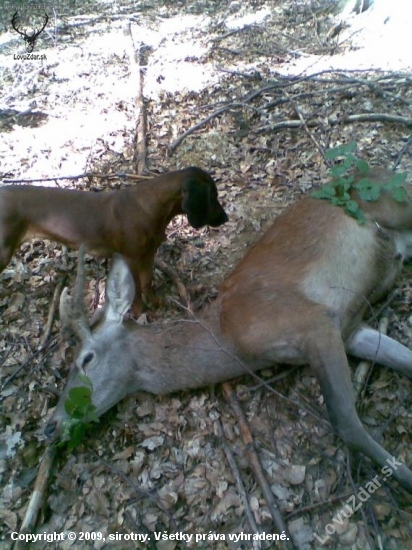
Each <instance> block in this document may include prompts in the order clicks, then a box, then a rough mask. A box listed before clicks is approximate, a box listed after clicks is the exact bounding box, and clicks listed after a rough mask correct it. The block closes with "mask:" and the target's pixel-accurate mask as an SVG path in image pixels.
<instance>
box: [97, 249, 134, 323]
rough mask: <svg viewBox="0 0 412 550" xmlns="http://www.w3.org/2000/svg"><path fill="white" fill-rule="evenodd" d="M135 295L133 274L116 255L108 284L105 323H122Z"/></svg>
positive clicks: (122, 259)
mask: <svg viewBox="0 0 412 550" xmlns="http://www.w3.org/2000/svg"><path fill="white" fill-rule="evenodd" d="M134 295H135V286H134V281H133V277H132V274H131V272H130V269H129V266H128V265H127V263H126V260H125V259H124V258H123V257H122V256H120V255H118V254H116V255H114V256H113V264H112V267H111V269H110V273H109V277H108V279H107V284H106V306H105V313H104V318H105V321H115V322H116V323H119V324H120V323H121V322H122V321H123V318H124V316H125V315H126V313H127V312H128V310H129V309H130V306H131V305H132V302H133V299H134Z"/></svg>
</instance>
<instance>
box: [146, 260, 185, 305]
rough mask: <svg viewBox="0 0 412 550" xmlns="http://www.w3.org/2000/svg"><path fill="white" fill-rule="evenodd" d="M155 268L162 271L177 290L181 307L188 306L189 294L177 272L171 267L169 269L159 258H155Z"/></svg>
mask: <svg viewBox="0 0 412 550" xmlns="http://www.w3.org/2000/svg"><path fill="white" fill-rule="evenodd" d="M155 267H157V268H158V269H160V270H161V271H163V273H165V274H166V275H167V276H168V277H169V278H170V279H171V280H172V281H173V283H174V284H175V285H176V287H177V290H178V292H179V296H180V299H181V300H182V303H183V305H184V306H189V303H190V297H189V294H188V292H187V290H186V287H185V285H184V284H183V283H182V281H181V279H180V277H179V275H178V274H177V272H176V271H175V270H174V269H173V268H172V267H170V265H167V263H166V262H164V261H163V260H161V259H160V258H156V260H155Z"/></svg>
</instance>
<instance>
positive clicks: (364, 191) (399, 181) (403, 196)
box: [311, 142, 408, 224]
mask: <svg viewBox="0 0 412 550" xmlns="http://www.w3.org/2000/svg"><path fill="white" fill-rule="evenodd" d="M355 150H356V143H355V142H351V143H348V144H345V145H339V146H338V147H335V148H333V149H329V150H328V151H327V152H326V158H327V159H329V160H337V159H339V158H343V159H342V161H341V162H340V163H339V164H336V165H335V166H332V168H331V169H330V173H331V176H332V181H331V183H329V184H326V185H324V186H323V187H322V188H321V189H318V190H316V191H313V192H312V193H311V196H312V197H314V198H315V199H322V200H327V201H329V202H330V203H331V204H333V205H334V206H341V207H342V208H343V209H344V210H345V212H346V213H347V214H349V216H352V217H353V218H355V219H356V220H357V221H358V222H359V223H360V224H362V223H364V222H365V214H364V213H363V211H362V209H361V207H360V206H359V204H358V202H357V201H356V200H354V199H352V198H351V195H350V192H351V191H352V190H353V189H354V190H356V191H357V193H358V195H359V197H360V198H361V199H362V200H363V201H368V202H374V201H377V200H378V199H379V197H380V196H381V194H382V193H384V192H387V193H390V194H391V195H392V197H393V198H394V199H395V200H396V201H397V202H405V201H407V200H408V195H407V193H406V191H405V189H404V188H403V183H404V182H405V179H406V174H394V175H393V178H392V179H391V180H390V181H389V182H387V183H382V182H373V181H371V180H370V179H369V178H368V174H369V171H370V167H369V164H368V163H367V162H366V161H364V160H362V159H359V158H358V157H356V156H355V155H354V154H353V151H355ZM354 170H357V171H358V172H359V173H360V174H361V175H363V176H364V177H362V178H361V179H359V178H357V181H356V183H355V177H354V175H353V171H354Z"/></svg>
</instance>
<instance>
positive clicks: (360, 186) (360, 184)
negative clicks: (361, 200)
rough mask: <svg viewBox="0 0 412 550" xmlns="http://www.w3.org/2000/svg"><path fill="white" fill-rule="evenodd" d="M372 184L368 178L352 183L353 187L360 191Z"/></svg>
mask: <svg viewBox="0 0 412 550" xmlns="http://www.w3.org/2000/svg"><path fill="white" fill-rule="evenodd" d="M372 186H373V183H372V182H371V180H370V179H369V178H362V179H361V180H359V181H358V182H356V184H355V185H354V187H355V189H356V190H357V191H360V190H362V189H370V188H371V187H372Z"/></svg>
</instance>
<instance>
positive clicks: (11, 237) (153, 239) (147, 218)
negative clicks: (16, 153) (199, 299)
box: [0, 167, 228, 315]
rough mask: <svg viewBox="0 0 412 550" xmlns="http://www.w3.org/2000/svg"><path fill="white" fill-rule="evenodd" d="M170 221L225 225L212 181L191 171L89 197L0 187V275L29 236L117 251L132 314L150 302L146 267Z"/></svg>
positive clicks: (149, 277) (150, 268)
mask: <svg viewBox="0 0 412 550" xmlns="http://www.w3.org/2000/svg"><path fill="white" fill-rule="evenodd" d="M177 214H187V218H188V220H189V223H190V225H191V226H192V227H194V228H195V229H199V228H200V227H203V226H205V225H211V226H212V227H218V226H219V225H222V224H223V223H225V222H226V221H227V220H228V217H227V214H226V212H225V211H224V209H223V207H222V206H221V204H220V203H219V200H218V196H217V188H216V184H215V182H214V181H213V179H212V178H211V177H210V176H209V174H208V173H207V172H205V171H204V170H201V169H200V168H195V167H190V168H186V169H184V170H178V171H176V172H169V173H166V174H162V175H160V176H157V177H156V178H153V179H151V180H147V181H144V182H139V183H138V184H137V185H135V186H134V187H130V188H127V189H120V190H117V191H110V192H106V193H94V192H91V191H73V190H67V189H55V188H48V187H32V186H28V185H22V186H6V187H2V188H0V273H1V272H2V271H3V269H5V267H6V266H7V264H8V263H9V261H10V259H11V257H12V255H13V253H14V251H15V250H16V248H17V247H18V246H19V245H20V244H21V243H22V242H23V241H24V240H25V239H29V238H31V237H44V238H47V239H52V240H55V241H58V242H61V243H64V244H67V245H72V246H79V245H80V244H82V243H83V244H85V245H86V248H87V249H88V251H90V252H91V253H95V254H97V255H100V256H107V257H109V256H111V255H112V254H113V253H114V252H117V253H119V254H121V255H122V256H124V258H125V259H126V262H127V264H128V266H129V268H130V270H131V272H132V275H133V279H134V282H135V285H136V289H137V293H136V298H135V300H134V302H133V307H132V311H133V314H134V315H139V314H140V313H141V312H142V311H143V310H144V304H143V300H142V296H144V298H145V300H146V301H151V300H153V293H152V288H151V285H152V276H153V262H154V257H155V254H156V251H157V249H158V247H159V245H160V244H161V243H162V241H164V239H165V229H166V226H167V225H168V223H169V222H170V220H171V219H172V218H173V217H174V216H176V215H177Z"/></svg>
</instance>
